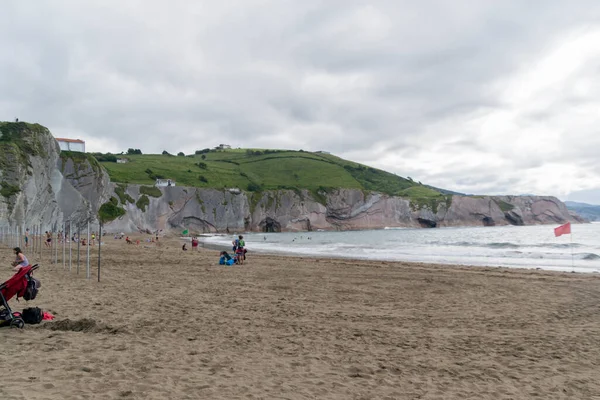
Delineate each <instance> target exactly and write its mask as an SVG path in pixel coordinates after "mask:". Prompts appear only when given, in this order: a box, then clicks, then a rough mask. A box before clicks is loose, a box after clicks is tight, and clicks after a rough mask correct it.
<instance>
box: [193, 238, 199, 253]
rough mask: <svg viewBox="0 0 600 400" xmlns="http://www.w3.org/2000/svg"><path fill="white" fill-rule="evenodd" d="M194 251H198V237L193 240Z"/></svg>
mask: <svg viewBox="0 0 600 400" xmlns="http://www.w3.org/2000/svg"><path fill="white" fill-rule="evenodd" d="M192 251H198V238H197V237H196V236H194V237H193V238H192Z"/></svg>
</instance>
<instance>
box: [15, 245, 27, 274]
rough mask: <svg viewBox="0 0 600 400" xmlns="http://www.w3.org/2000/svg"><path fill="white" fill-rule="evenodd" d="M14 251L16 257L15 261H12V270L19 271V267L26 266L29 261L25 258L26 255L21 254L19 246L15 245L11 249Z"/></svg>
mask: <svg viewBox="0 0 600 400" xmlns="http://www.w3.org/2000/svg"><path fill="white" fill-rule="evenodd" d="M13 250H14V251H15V254H16V256H17V257H16V258H15V261H13V262H12V264H11V265H12V267H13V270H14V271H15V272H17V271H19V270H20V269H21V268H24V267H28V266H29V261H28V260H27V257H25V254H23V252H22V251H21V249H20V248H19V247H15V248H14V249H13Z"/></svg>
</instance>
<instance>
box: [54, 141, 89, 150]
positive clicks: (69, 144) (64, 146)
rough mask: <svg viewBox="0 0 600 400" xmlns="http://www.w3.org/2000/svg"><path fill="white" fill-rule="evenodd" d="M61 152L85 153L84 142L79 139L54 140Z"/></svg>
mask: <svg viewBox="0 0 600 400" xmlns="http://www.w3.org/2000/svg"><path fill="white" fill-rule="evenodd" d="M56 141H57V142H58V145H59V146H60V150H61V151H80V152H82V153H85V142H84V141H83V140H81V139H67V138H56Z"/></svg>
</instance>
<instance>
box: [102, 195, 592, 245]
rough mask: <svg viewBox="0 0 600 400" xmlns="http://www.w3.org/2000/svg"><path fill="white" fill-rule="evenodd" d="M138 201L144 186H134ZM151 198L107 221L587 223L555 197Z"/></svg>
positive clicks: (208, 225)
mask: <svg viewBox="0 0 600 400" xmlns="http://www.w3.org/2000/svg"><path fill="white" fill-rule="evenodd" d="M126 193H127V194H129V195H130V196H131V197H132V198H133V199H134V200H135V201H137V200H138V199H139V198H140V188H139V186H138V185H129V186H128V187H127V189H126ZM161 193H162V196H161V197H159V198H153V197H149V205H148V208H147V209H146V210H145V211H142V210H140V209H139V208H138V206H137V205H136V204H135V203H126V204H124V205H123V206H124V207H125V209H126V210H127V214H126V215H125V216H124V217H123V218H121V219H118V220H115V221H113V222H111V223H110V224H108V225H107V229H111V230H122V231H132V230H142V231H146V230H150V231H152V230H156V229H163V230H169V229H178V230H179V229H190V230H191V231H193V232H230V233H232V232H241V231H260V232H267V231H271V232H278V231H306V230H317V229H323V230H350V229H381V228H384V227H425V228H434V227H440V226H494V225H531V224H550V223H556V224H559V223H564V222H567V221H571V222H585V221H584V220H583V219H581V218H579V217H577V216H573V215H571V214H570V213H569V211H568V210H567V209H566V207H565V206H564V204H563V203H562V202H561V201H560V200H558V199H556V198H554V197H535V196H528V197H520V196H499V197H488V196H453V197H452V199H451V203H450V204H448V202H447V200H446V199H445V198H442V199H443V200H440V201H439V203H438V204H435V207H430V206H422V205H416V204H411V201H410V200H409V199H406V198H401V197H393V196H387V195H383V194H380V193H369V194H365V193H364V192H362V191H360V190H354V189H339V190H337V191H334V192H331V193H327V194H326V199H327V203H326V205H324V204H321V203H319V202H318V201H317V200H315V199H314V198H313V197H312V196H311V195H310V193H309V192H308V191H299V192H297V191H292V190H279V191H270V192H263V193H260V194H257V193H245V192H239V193H231V192H230V191H227V190H215V189H197V188H184V187H166V188H161Z"/></svg>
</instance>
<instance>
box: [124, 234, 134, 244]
mask: <svg viewBox="0 0 600 400" xmlns="http://www.w3.org/2000/svg"><path fill="white" fill-rule="evenodd" d="M125 242H126V243H127V244H132V243H133V242H132V241H131V239H129V236H127V237H126V238H125Z"/></svg>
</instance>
